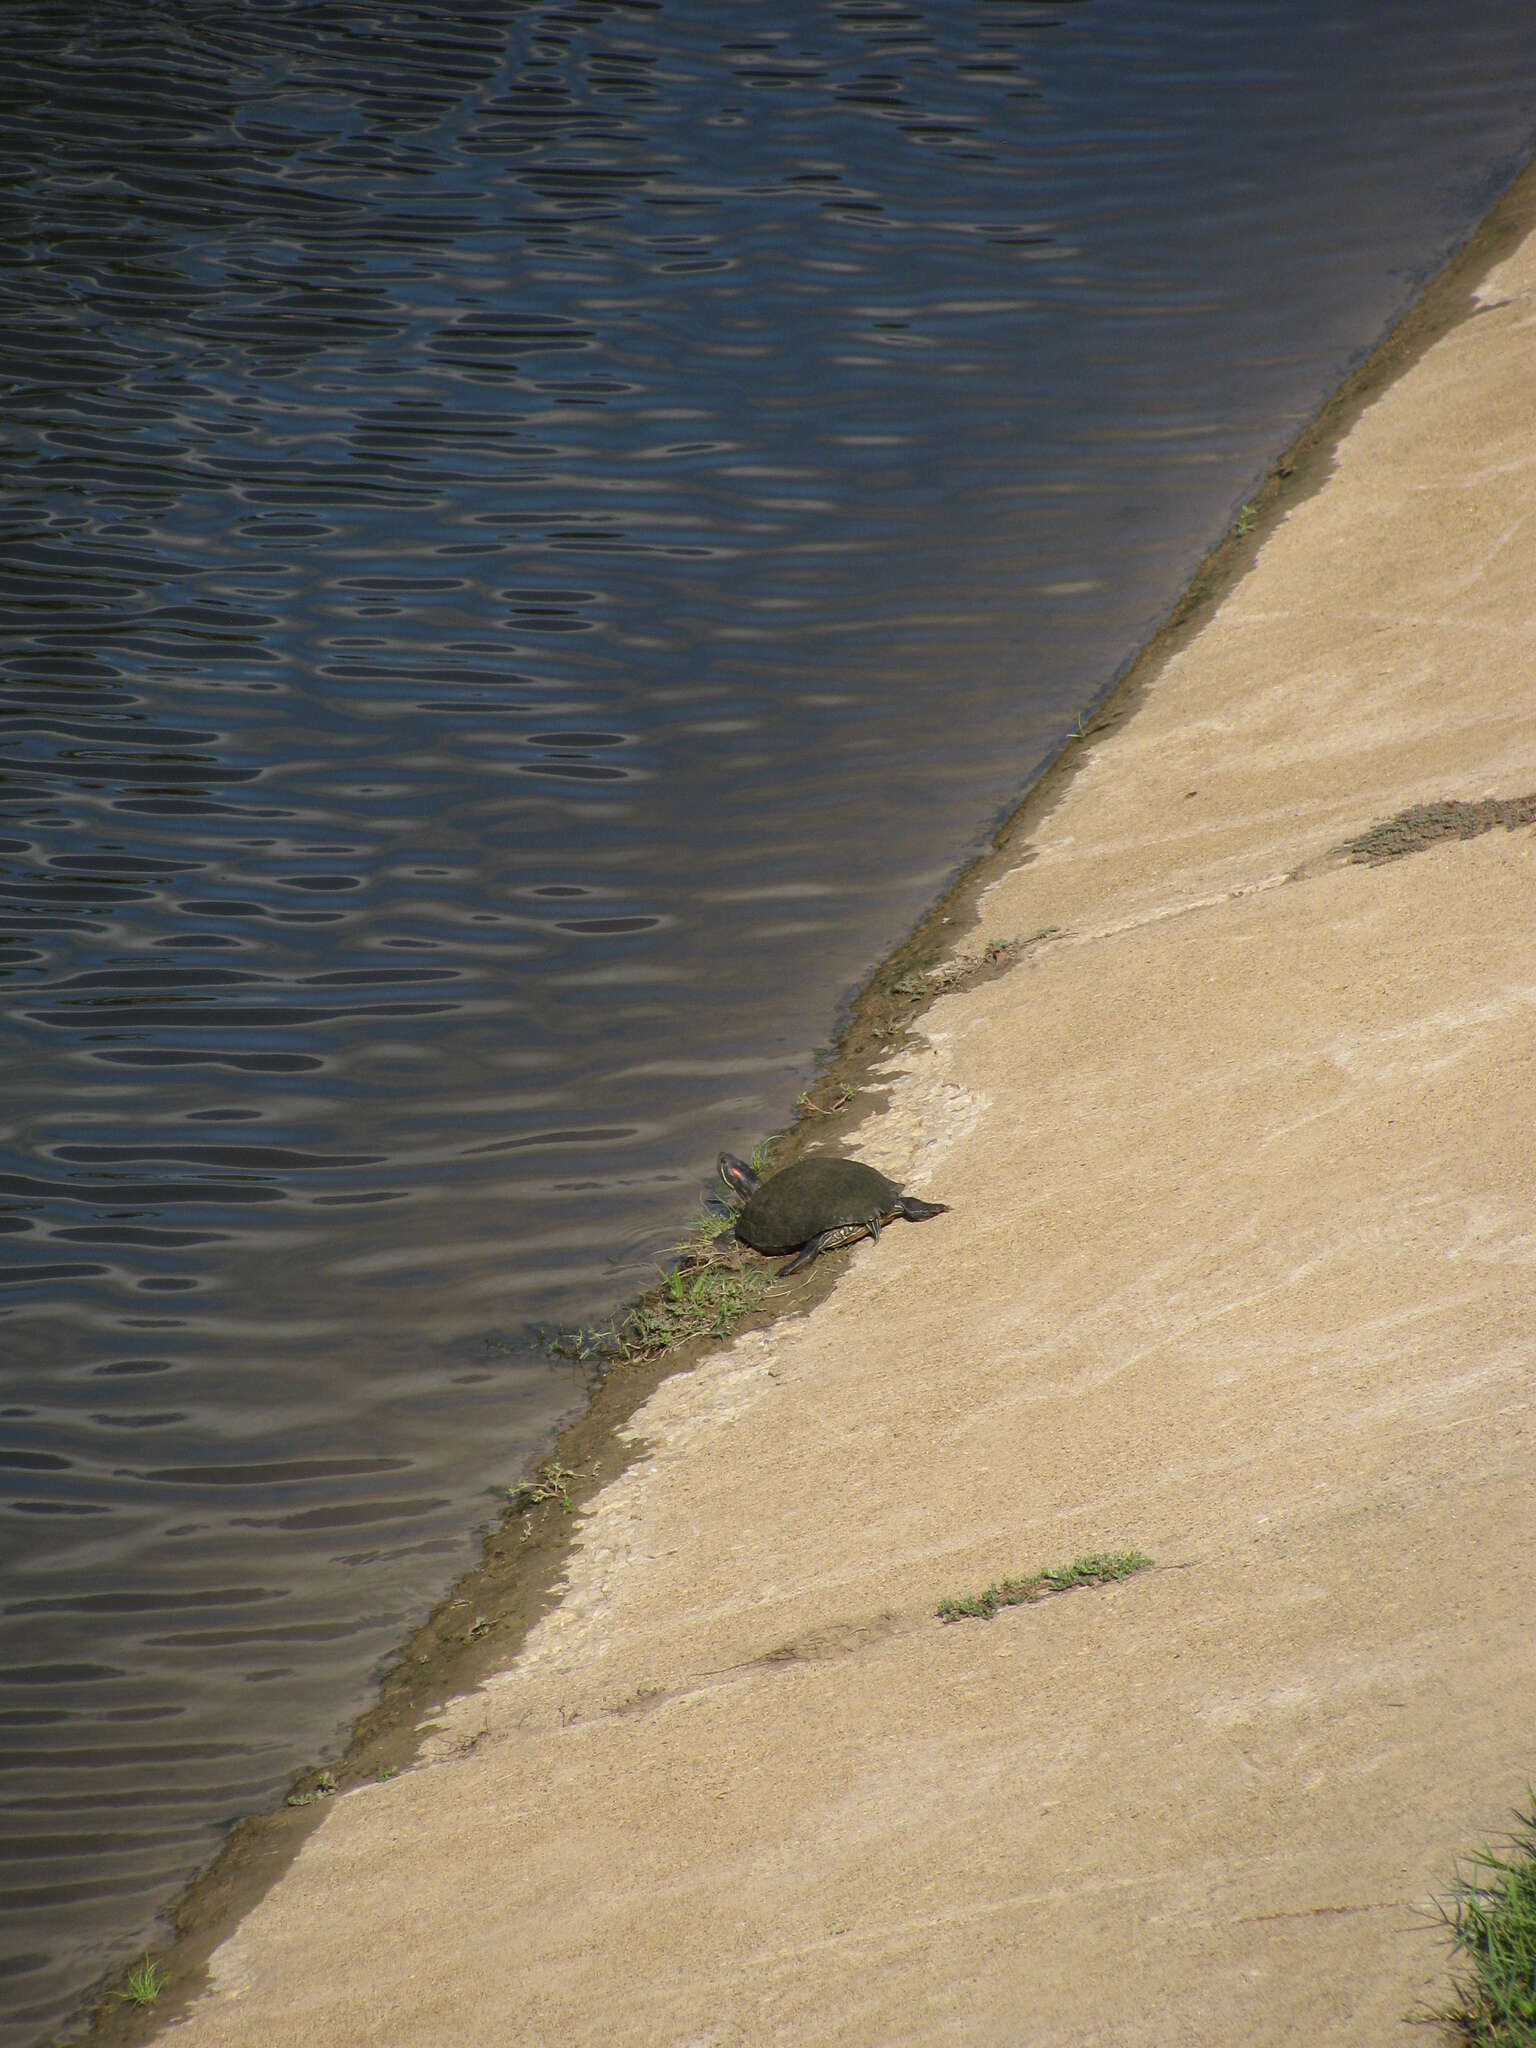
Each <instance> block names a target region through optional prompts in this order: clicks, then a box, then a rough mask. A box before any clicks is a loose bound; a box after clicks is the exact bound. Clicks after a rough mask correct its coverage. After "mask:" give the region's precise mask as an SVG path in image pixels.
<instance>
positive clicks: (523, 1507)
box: [507, 1458, 576, 1515]
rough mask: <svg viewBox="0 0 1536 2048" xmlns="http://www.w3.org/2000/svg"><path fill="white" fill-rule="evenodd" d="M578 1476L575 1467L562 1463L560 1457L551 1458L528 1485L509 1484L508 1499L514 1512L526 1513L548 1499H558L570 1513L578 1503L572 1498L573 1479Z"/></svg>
mask: <svg viewBox="0 0 1536 2048" xmlns="http://www.w3.org/2000/svg"><path fill="white" fill-rule="evenodd" d="M575 1477H576V1473H575V1469H574V1467H572V1466H570V1465H562V1464H561V1463H560V1461H559V1459H558V1458H551V1459H550V1460H549V1461H548V1463H547V1464H544V1465H541V1466H540V1467H539V1470H538V1475H537V1477H536V1478H534V1479H533V1480H532V1481H530V1483H529V1484H528V1485H527V1486H509V1487H508V1488H507V1499H508V1501H509V1503H510V1504H511V1507H512V1512H513V1513H514V1514H518V1515H521V1514H526V1513H527V1511H528V1510H529V1508H537V1507H542V1506H543V1504H544V1502H545V1501H547V1500H555V1501H558V1502H559V1503H560V1505H561V1507H562V1508H564V1510H565V1512H566V1513H567V1514H568V1515H569V1514H571V1513H572V1512H574V1510H575V1506H576V1503H575V1502H574V1501H573V1500H572V1499H571V1481H572V1480H573V1479H574V1478H575Z"/></svg>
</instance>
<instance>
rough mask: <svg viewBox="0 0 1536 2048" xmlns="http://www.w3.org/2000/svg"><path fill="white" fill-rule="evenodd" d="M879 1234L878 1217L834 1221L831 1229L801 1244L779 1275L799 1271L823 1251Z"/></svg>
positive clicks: (779, 1276) (781, 1267)
mask: <svg viewBox="0 0 1536 2048" xmlns="http://www.w3.org/2000/svg"><path fill="white" fill-rule="evenodd" d="M879 1235H880V1221H879V1218H878V1217H876V1218H875V1219H874V1220H873V1221H872V1222H865V1223H834V1224H833V1226H832V1228H831V1229H830V1230H822V1231H818V1232H817V1234H816V1236H815V1237H813V1238H811V1239H810V1241H809V1242H808V1243H806V1244H803V1245H801V1247H800V1249H799V1251H797V1252H796V1253H795V1256H794V1257H793V1258H792V1259H791V1260H790V1262H789V1264H788V1265H787V1266H780V1268H779V1270H778V1275H777V1277H778V1278H779V1279H780V1280H782V1279H783V1278H784V1275H785V1274H786V1273H798V1272H799V1271H800V1270H801V1268H802V1267H803V1266H808V1265H809V1264H810V1263H811V1261H812V1259H817V1258H820V1256H821V1254H822V1253H823V1252H835V1251H836V1250H837V1248H838V1246H839V1245H842V1244H854V1243H856V1242H857V1240H858V1239H859V1238H861V1237H878V1236H879Z"/></svg>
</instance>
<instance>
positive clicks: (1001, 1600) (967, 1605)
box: [935, 1550, 1152, 1621]
mask: <svg viewBox="0 0 1536 2048" xmlns="http://www.w3.org/2000/svg"><path fill="white" fill-rule="evenodd" d="M1151 1563H1152V1560H1151V1558H1150V1557H1145V1556H1143V1554H1142V1553H1141V1551H1139V1550H1101V1551H1095V1552H1094V1553H1093V1554H1092V1555H1091V1556H1088V1557H1079V1558H1074V1559H1073V1561H1072V1563H1071V1564H1069V1565H1061V1566H1058V1567H1057V1568H1056V1569H1054V1570H1052V1569H1051V1568H1050V1567H1046V1568H1045V1569H1043V1570H1041V1571H1038V1572H1032V1573H1031V1574H1030V1576H1029V1577H1028V1578H1024V1579H1001V1580H999V1581H998V1583H997V1584H996V1585H993V1586H988V1588H987V1589H986V1591H985V1592H984V1593H970V1594H967V1595H966V1596H965V1598H964V1599H960V1600H941V1601H940V1602H939V1604H938V1607H937V1609H936V1610H935V1611H936V1613H937V1614H938V1617H939V1619H940V1621H990V1620H991V1619H992V1617H993V1615H994V1614H996V1613H997V1611H998V1609H999V1608H1000V1607H1022V1606H1025V1605H1027V1604H1029V1603H1031V1602H1033V1601H1036V1600H1045V1599H1048V1598H1049V1597H1050V1595H1051V1594H1052V1593H1070V1592H1073V1591H1074V1590H1075V1589H1076V1588H1077V1587H1078V1586H1107V1585H1110V1584H1112V1583H1113V1581H1114V1580H1116V1579H1128V1578H1130V1577H1131V1576H1132V1574H1133V1573H1135V1572H1144V1571H1146V1570H1147V1568H1148V1567H1149V1566H1150V1564H1151Z"/></svg>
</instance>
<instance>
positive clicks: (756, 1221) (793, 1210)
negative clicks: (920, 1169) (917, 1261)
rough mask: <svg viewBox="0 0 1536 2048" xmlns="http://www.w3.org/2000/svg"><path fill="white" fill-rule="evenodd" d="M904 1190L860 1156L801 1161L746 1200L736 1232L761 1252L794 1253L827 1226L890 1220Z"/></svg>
mask: <svg viewBox="0 0 1536 2048" xmlns="http://www.w3.org/2000/svg"><path fill="white" fill-rule="evenodd" d="M900 1203H901V1189H900V1188H899V1187H897V1185H896V1183H895V1181H893V1180H887V1179H886V1177H885V1175H884V1174H883V1173H876V1171H875V1169H874V1168H873V1167H872V1166H865V1165H864V1164H863V1163H862V1162H861V1161H860V1160H857V1159H827V1158H815V1159H797V1160H796V1161H795V1163H794V1165H793V1166H786V1167H785V1169H784V1171H783V1172H782V1173H776V1174H774V1175H773V1176H772V1178H771V1179H769V1180H765V1181H764V1182H763V1184H762V1186H761V1187H760V1188H759V1189H758V1190H757V1192H756V1193H755V1194H754V1195H752V1196H751V1197H750V1198H749V1199H748V1200H747V1202H746V1203H744V1204H743V1206H742V1208H741V1210H740V1212H739V1214H738V1215H737V1218H736V1235H737V1236H738V1237H739V1238H740V1239H741V1241H742V1243H743V1244H749V1245H751V1247H752V1249H753V1250H754V1251H756V1252H792V1251H797V1250H798V1249H799V1248H800V1246H801V1245H803V1244H809V1243H810V1241H811V1239H812V1238H813V1237H819V1236H820V1235H821V1233H822V1231H824V1230H837V1229H839V1228H840V1227H842V1226H843V1225H857V1224H867V1223H870V1222H872V1221H874V1220H875V1219H877V1218H878V1219H879V1220H880V1221H882V1222H883V1221H884V1219H885V1218H886V1217H887V1216H889V1215H891V1214H892V1212H893V1211H894V1210H895V1209H896V1208H898V1207H899V1206H900Z"/></svg>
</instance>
